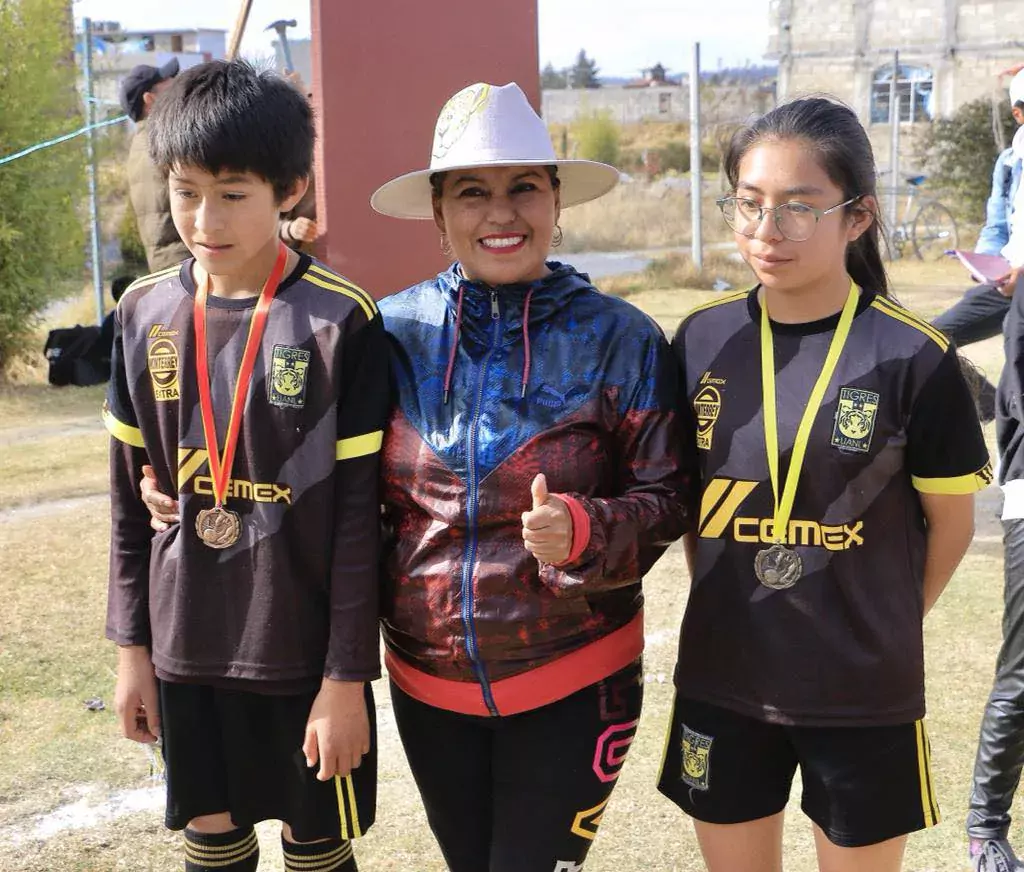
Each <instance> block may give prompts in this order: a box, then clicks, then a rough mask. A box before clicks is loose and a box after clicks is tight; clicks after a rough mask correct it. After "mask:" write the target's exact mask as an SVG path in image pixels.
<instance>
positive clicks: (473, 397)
mask: <svg viewBox="0 0 1024 872" xmlns="http://www.w3.org/2000/svg"><path fill="white" fill-rule="evenodd" d="M549 267H550V268H551V270H552V272H551V274H550V275H548V276H547V277H545V278H544V279H541V280H539V281H537V282H534V283H532V284H523V285H507V286H502V287H498V288H491V287H487V286H485V285H482V284H478V283H474V282H470V281H466V280H464V279H462V278H461V276H460V272H459V269H458V265H457V264H456V265H454V266H453V267H452V268H451V269H449V270H448V271H447V272H444V273H441V274H440V275H439V276H437V277H436V278H434V279H431V280H429V281H426V282H423V283H421V284H419V285H415V286H413V287H411V288H408V289H407V290H405V291H402V292H401V293H399V294H396V295H394V296H392V297H388V298H386V299H384V300H383V301H381V304H380V309H381V313H382V314H383V316H384V323H385V327H386V329H387V331H388V333H389V335H390V341H391V352H392V354H391V357H392V379H393V381H394V388H395V404H394V411H393V413H392V417H391V420H390V426H389V427H388V429H387V434H386V436H385V442H384V448H383V468H384V503H385V528H386V530H387V531H388V534H386V538H387V542H388V544H387V545H386V549H385V557H384V560H385V571H384V582H383V583H384V585H385V590H384V591H383V597H382V602H383V603H384V606H383V612H384V622H383V629H384V639H385V642H386V644H387V662H388V668H389V671H390V673H391V677H392V679H393V680H394V681H395V682H396V683H397V684H398V685H399V687H401V688H402V689H403V690H405V691H406V692H407V693H409V694H411V695H412V696H414V697H415V698H417V699H420V700H421V701H423V702H427V703H429V704H432V705H435V706H438V707H441V708H446V709H449V710H452V711H460V712H465V713H469V714H481V715H488V714H489V715H499V714H501V715H505V714H513V713H515V712H518V711H525V710H528V709H532V708H536V707H539V706H541V705H545V704H547V703H549V702H553V701H554V700H557V699H561V698H563V697H565V696H568V695H569V694H571V693H573V692H575V691H576V690H579V689H581V688H583V687H586V686H588V685H589V684H592V683H594V682H596V681H599V680H600V679H602V678H605V677H607V676H608V675H611V674H612V673H614V672H616V671H617V670H618V669H621V668H623V667H625V666H626V665H628V664H629V663H630V662H632V661H633V660H635V659H636V658H637V657H639V656H640V653H641V651H642V649H643V616H642V604H643V595H642V593H641V584H640V582H641V579H642V577H643V575H644V573H646V572H647V571H648V570H649V569H650V567H651V566H652V565H653V564H654V562H655V561H656V560H657V559H658V557H659V556H661V554H662V553H663V551H664V549H665V548H666V547H667V545H668V544H669V543H670V542H672V541H673V540H674V539H676V538H678V537H679V536H680V535H681V534H682V533H683V532H685V531H686V530H687V529H688V527H689V522H690V519H689V517H688V510H687V508H686V507H687V506H688V504H689V500H687V499H685V498H684V496H685V495H684V494H683V489H684V487H685V486H686V482H685V481H684V479H683V473H682V464H681V462H680V459H679V452H680V446H681V445H682V444H683V442H682V440H681V438H680V435H679V433H678V432H677V426H678V424H677V418H676V414H675V407H676V402H677V391H678V376H677V368H676V364H675V362H674V360H673V358H672V355H671V352H670V350H669V347H668V344H667V342H666V340H665V338H664V336H663V334H662V332H661V330H660V329H659V328H658V326H657V325H656V324H654V322H652V321H651V320H650V319H649V318H648V317H647V316H646V315H644V314H643V313H642V312H640V311H639V310H638V309H636V308H635V307H634V306H632V305H630V304H629V303H626V302H625V301H623V300H620V299H618V298H615V297H610V296H606V295H604V294H601V293H600V292H598V291H597V290H595V289H594V287H593V286H592V285H591V284H590V282H589V280H588V279H587V277H586V276H584V275H581V274H579V273H577V272H576V271H575V270H574V269H573V268H572V267H570V266H563V265H561V264H557V263H551V264H549ZM540 472H543V473H544V474H545V475H546V476H547V481H548V487H549V489H550V490H551V492H552V493H558V494H560V495H561V496H562V498H563V499H565V500H566V502H567V503H568V505H569V507H570V512H571V514H572V516H573V522H574V537H573V549H572V551H573V553H572V554H570V557H569V560H568V561H567V562H566V563H564V564H561V565H559V566H553V565H549V564H544V565H538V562H537V560H536V559H534V558H533V557H532V555H531V554H530V553H529V552H528V551H527V550H526V548H525V546H524V544H523V540H522V513H523V512H525V511H528V510H529V509H530V508H531V505H532V503H531V495H530V483H531V481H532V480H533V478H534V476H535V475H536V474H537V473H540ZM388 587H390V589H388Z"/></svg>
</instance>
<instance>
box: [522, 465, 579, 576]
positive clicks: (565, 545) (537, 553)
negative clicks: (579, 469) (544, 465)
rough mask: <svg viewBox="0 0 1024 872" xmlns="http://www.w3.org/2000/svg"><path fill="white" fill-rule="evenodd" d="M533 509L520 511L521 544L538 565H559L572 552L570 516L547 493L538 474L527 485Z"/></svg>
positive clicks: (544, 481)
mask: <svg viewBox="0 0 1024 872" xmlns="http://www.w3.org/2000/svg"><path fill="white" fill-rule="evenodd" d="M530 496H531V498H532V500H533V509H532V510H531V511H529V512H523V543H524V544H525V545H526V550H527V551H529V552H530V553H531V554H532V555H533V556H534V557H536V558H537V560H539V561H540V562H541V563H562V562H564V561H566V560H568V559H569V554H570V553H571V552H572V533H573V530H572V516H571V515H570V514H569V509H568V508H566V505H565V503H563V502H562V501H561V500H560V499H558V497H553V496H551V495H549V494H548V480H547V477H546V476H545V475H544V474H543V473H541V474H540V475H538V476H536V477H535V478H534V480H533V483H532V484H531V485H530Z"/></svg>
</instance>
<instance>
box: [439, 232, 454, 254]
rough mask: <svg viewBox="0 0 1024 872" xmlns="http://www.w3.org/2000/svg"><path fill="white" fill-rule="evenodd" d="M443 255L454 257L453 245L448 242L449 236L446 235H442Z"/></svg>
mask: <svg viewBox="0 0 1024 872" xmlns="http://www.w3.org/2000/svg"><path fill="white" fill-rule="evenodd" d="M441 254H443V255H444V256H445V257H451V256H452V244H451V243H450V242H449V241H448V235H447V234H445V233H442V234H441Z"/></svg>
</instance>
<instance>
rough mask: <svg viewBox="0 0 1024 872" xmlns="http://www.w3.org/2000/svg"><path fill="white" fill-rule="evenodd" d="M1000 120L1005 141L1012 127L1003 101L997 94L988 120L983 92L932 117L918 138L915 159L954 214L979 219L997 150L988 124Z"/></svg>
mask: <svg viewBox="0 0 1024 872" xmlns="http://www.w3.org/2000/svg"><path fill="white" fill-rule="evenodd" d="M995 124H999V125H1002V128H1003V135H1004V138H1005V140H1006V141H1007V142H1009V140H1010V138H1011V137H1012V135H1013V130H1014V129H1015V127H1016V124H1015V122H1014V121H1013V116H1012V115H1011V114H1010V104H1009V101H1008V100H1006V99H1005V98H1003V99H1002V100H1001V101H1000V103H999V106H998V111H997V113H996V117H995V120H993V110H992V102H991V101H990V100H989V99H988V98H987V97H983V98H981V99H978V100H973V101H971V102H970V103H965V104H964V105H963V106H961V107H960V108H959V109H957V111H956V113H955V114H954V115H953V117H952V118H942V119H939V120H937V121H934V122H932V124H931V126H930V127H928V128H927V129H926V130H925V132H924V133H923V134H922V136H921V139H920V140H919V142H918V147H917V149H916V151H917V155H916V156H917V159H918V161H919V162H920V164H921V166H922V167H923V168H924V170H925V172H926V173H927V174H928V176H929V178H928V187H929V189H930V190H933V191H934V192H935V193H936V194H938V195H939V196H940V197H942V198H943V201H944V202H945V203H946V205H948V206H949V207H950V208H951V209H953V210H954V211H955V212H956V213H957V217H959V218H962V219H964V220H966V221H969V222H971V223H980V222H982V221H983V220H984V215H985V201H986V200H987V199H988V195H989V193H990V192H991V190H992V164H993V162H994V161H995V159H996V156H997V155H998V154H999V145H998V143H997V141H996V136H995V130H994V125H995Z"/></svg>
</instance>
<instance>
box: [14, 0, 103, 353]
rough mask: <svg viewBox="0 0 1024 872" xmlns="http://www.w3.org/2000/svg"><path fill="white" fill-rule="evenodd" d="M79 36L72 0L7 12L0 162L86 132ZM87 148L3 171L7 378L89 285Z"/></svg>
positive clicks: (59, 149) (63, 150) (68, 147)
mask: <svg viewBox="0 0 1024 872" xmlns="http://www.w3.org/2000/svg"><path fill="white" fill-rule="evenodd" d="M72 30H73V28H72V27H71V24H70V21H69V12H68V4H67V2H66V0H19V2H17V3H0V34H3V51H2V52H0V143H3V145H2V147H0V154H9V153H12V152H16V151H18V150H20V149H23V148H27V147H28V146H31V145H34V144H35V143H37V142H41V141H43V140H46V139H49V138H51V137H54V136H57V135H59V134H62V133H66V132H67V131H69V130H74V129H75V128H77V127H79V126H80V125H81V123H82V119H81V114H80V110H79V102H78V95H77V92H76V90H75V78H76V71H75V65H74V61H73V57H74V55H73V53H72ZM11 82H16V83H17V86H16V87H14V86H11V87H5V86H4V83H11ZM83 145H84V144H83V140H82V139H81V138H79V139H75V140H72V141H70V142H66V143H63V144H61V145H56V146H53V147H51V148H48V149H45V150H43V151H40V152H36V153H34V154H31V155H28V156H27V157H23V158H20V159H18V160H16V161H13V162H11V163H8V164H4V165H3V166H0V371H2V370H3V368H4V367H5V366H6V365H7V364H8V363H9V362H10V360H11V358H12V356H13V354H14V352H16V351H17V350H18V349H19V348H21V347H23V346H24V344H25V342H26V341H27V339H28V338H29V337H30V336H31V334H32V330H33V328H34V327H35V325H36V323H37V321H38V318H39V315H40V313H41V312H42V311H43V309H45V307H46V306H47V304H48V303H50V302H51V301H53V300H55V299H58V298H59V297H61V296H63V295H64V294H65V293H66V291H67V282H68V280H69V279H71V280H78V279H80V278H81V273H82V267H83V263H84V258H85V246H84V244H83V242H84V233H83V230H84V226H83V225H84V222H83V221H82V220H81V218H80V215H79V213H78V206H79V204H80V203H81V202H82V194H83V187H84V184H83V183H84V164H85V161H84V147H83Z"/></svg>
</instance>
